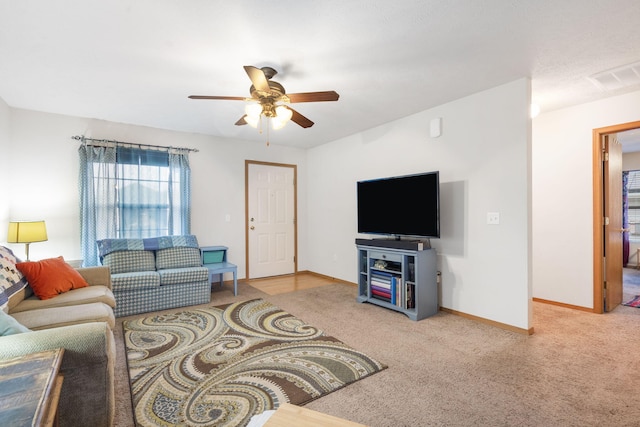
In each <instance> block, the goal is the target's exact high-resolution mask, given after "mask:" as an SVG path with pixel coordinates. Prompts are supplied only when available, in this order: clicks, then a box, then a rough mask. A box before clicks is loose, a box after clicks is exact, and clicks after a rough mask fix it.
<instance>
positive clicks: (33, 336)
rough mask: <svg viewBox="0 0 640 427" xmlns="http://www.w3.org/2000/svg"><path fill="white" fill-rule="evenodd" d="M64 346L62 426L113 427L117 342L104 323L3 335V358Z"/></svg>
mask: <svg viewBox="0 0 640 427" xmlns="http://www.w3.org/2000/svg"><path fill="white" fill-rule="evenodd" d="M56 348H64V349H65V352H64V356H63V358H62V366H61V368H60V372H61V374H62V375H63V377H64V381H63V383H62V392H61V395H60V402H59V405H58V416H59V420H60V425H87V426H88V425H90V426H111V425H112V424H113V419H114V412H115V400H114V373H113V372H114V368H115V357H116V354H115V352H116V350H115V341H114V338H113V332H112V331H111V330H110V329H109V327H108V326H107V324H106V323H104V322H94V323H84V324H79V325H71V326H63V327H59V328H52V329H45V330H40V331H32V332H25V333H21V334H15V335H8V336H4V337H0V359H10V358H13V357H18V356H23V355H25V354H30V353H36V352H40V351H46V350H52V349H56Z"/></svg>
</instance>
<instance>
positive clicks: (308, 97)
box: [287, 90, 340, 103]
mask: <svg viewBox="0 0 640 427" xmlns="http://www.w3.org/2000/svg"><path fill="white" fill-rule="evenodd" d="M287 97H288V98H289V100H290V102H292V103H293V102H320V101H337V100H338V98H340V95H338V93H337V92H335V91H333V90H328V91H326V92H305V93H288V94H287Z"/></svg>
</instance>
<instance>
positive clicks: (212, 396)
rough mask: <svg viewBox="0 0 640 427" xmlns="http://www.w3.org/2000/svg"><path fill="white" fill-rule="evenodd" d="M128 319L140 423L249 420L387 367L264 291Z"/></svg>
mask: <svg viewBox="0 0 640 427" xmlns="http://www.w3.org/2000/svg"><path fill="white" fill-rule="evenodd" d="M123 327H124V340H125V346H126V351H127V362H128V368H129V379H130V384H131V395H132V399H133V410H134V415H135V419H136V423H137V425H138V426H177V425H180V426H185V425H186V426H244V425H246V424H247V423H248V422H249V420H250V418H251V417H252V416H253V415H255V414H259V413H261V412H263V411H266V410H269V409H276V408H277V407H278V406H279V405H280V404H281V403H283V402H288V403H293V404H296V405H302V404H305V403H307V402H309V401H311V400H314V399H317V398H319V397H321V396H323V395H326V394H328V393H331V392H332V391H335V390H338V389H340V388H342V387H344V386H346V385H348V384H351V383H353V382H355V381H357V380H360V379H362V378H364V377H366V376H368V375H371V374H374V373H376V372H379V371H381V370H383V369H385V368H386V366H385V365H383V364H381V363H379V362H377V361H376V360H373V359H371V358H370V357H368V356H367V355H365V354H363V353H361V352H359V351H357V350H354V349H353V348H350V347H349V346H347V345H346V344H344V343H343V342H341V341H339V340H337V339H336V338H333V337H329V336H325V335H324V334H323V333H322V331H320V330H318V329H316V328H315V327H313V326H311V325H308V324H306V323H304V322H303V321H302V320H300V319H297V318H296V317H294V316H292V315H291V314H289V313H286V312H284V311H282V310H280V309H279V308H277V307H275V306H274V305H272V304H271V303H269V302H266V301H264V300H261V299H256V300H250V301H244V302H239V303H234V304H231V305H226V306H220V307H208V308H206V309H191V308H189V309H187V310H184V311H179V312H175V313H172V314H162V315H155V316H150V317H144V318H140V319H135V320H128V321H124V322H123Z"/></svg>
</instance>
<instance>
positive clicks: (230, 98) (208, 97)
mask: <svg viewBox="0 0 640 427" xmlns="http://www.w3.org/2000/svg"><path fill="white" fill-rule="evenodd" d="M189 99H223V100H226V101H244V100H245V99H247V98H246V97H243V96H208V95H190V96H189Z"/></svg>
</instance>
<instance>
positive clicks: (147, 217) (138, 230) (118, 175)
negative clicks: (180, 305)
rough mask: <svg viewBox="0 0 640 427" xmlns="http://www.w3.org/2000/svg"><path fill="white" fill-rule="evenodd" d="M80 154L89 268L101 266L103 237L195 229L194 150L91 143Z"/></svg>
mask: <svg viewBox="0 0 640 427" xmlns="http://www.w3.org/2000/svg"><path fill="white" fill-rule="evenodd" d="M78 152H79V155H80V224H81V246H82V256H83V259H84V263H83V265H84V266H91V265H99V258H98V251H97V247H96V241H97V240H101V239H106V238H144V237H158V236H165V235H179V234H189V233H190V229H191V170H190V167H189V159H188V153H186V152H181V151H178V152H168V151H158V150H143V149H140V148H127V147H119V146H97V145H89V144H83V145H82V146H80V148H79V150H78Z"/></svg>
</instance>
